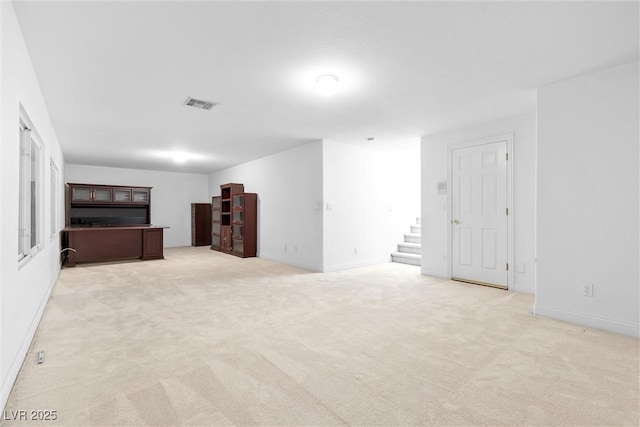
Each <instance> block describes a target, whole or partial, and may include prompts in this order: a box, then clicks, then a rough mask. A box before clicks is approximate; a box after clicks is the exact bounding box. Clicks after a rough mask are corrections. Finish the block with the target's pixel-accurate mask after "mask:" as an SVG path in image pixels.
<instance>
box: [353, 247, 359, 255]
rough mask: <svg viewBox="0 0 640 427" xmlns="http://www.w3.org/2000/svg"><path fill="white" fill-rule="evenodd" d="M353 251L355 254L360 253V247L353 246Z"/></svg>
mask: <svg viewBox="0 0 640 427" xmlns="http://www.w3.org/2000/svg"><path fill="white" fill-rule="evenodd" d="M353 253H354V254H356V255H358V248H357V247H356V248H353Z"/></svg>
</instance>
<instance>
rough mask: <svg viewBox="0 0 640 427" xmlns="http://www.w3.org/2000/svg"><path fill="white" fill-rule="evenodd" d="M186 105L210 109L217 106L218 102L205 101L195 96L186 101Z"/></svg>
mask: <svg viewBox="0 0 640 427" xmlns="http://www.w3.org/2000/svg"><path fill="white" fill-rule="evenodd" d="M184 105H188V106H189V107H193V108H200V109H201V110H207V111H210V110H211V109H212V108H213V107H215V106H216V105H218V104H216V103H215V102H210V101H203V100H202V99H195V98H191V97H189V98H187V100H186V101H185V103H184Z"/></svg>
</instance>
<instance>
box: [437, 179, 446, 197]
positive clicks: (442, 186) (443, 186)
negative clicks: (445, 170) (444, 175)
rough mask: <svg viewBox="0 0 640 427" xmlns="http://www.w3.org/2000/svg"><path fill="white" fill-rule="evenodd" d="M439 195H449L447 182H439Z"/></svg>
mask: <svg viewBox="0 0 640 427" xmlns="http://www.w3.org/2000/svg"><path fill="white" fill-rule="evenodd" d="M438 194H447V181H438Z"/></svg>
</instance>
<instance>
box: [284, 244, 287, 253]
mask: <svg viewBox="0 0 640 427" xmlns="http://www.w3.org/2000/svg"><path fill="white" fill-rule="evenodd" d="M284 251H285V252H287V244H286V243H285V244H284Z"/></svg>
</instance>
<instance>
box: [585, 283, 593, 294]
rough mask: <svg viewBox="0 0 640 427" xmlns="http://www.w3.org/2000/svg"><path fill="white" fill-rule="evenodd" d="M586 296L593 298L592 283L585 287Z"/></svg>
mask: <svg viewBox="0 0 640 427" xmlns="http://www.w3.org/2000/svg"><path fill="white" fill-rule="evenodd" d="M584 296H585V297H592V296H593V284H592V283H588V284H586V285H584Z"/></svg>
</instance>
